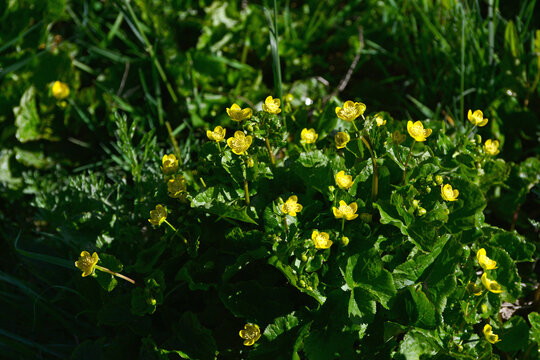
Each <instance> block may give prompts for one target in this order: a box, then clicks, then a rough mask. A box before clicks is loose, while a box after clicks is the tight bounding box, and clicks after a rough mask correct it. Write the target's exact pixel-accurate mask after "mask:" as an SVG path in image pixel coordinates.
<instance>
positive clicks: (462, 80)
mask: <svg viewBox="0 0 540 360" xmlns="http://www.w3.org/2000/svg"><path fill="white" fill-rule="evenodd" d="M460 75H461V78H460V82H459V91H460V100H459V107H460V110H461V121H462V122H464V121H465V115H464V112H465V99H464V96H463V92H464V91H465V9H464V8H463V5H462V7H461V74H460Z"/></svg>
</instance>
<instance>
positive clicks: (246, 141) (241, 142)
mask: <svg viewBox="0 0 540 360" xmlns="http://www.w3.org/2000/svg"><path fill="white" fill-rule="evenodd" d="M252 141H253V138H252V137H251V136H249V135H248V136H246V135H245V134H244V133H243V132H242V131H237V132H235V133H234V137H231V138H228V139H227V145H229V147H230V148H231V150H232V151H233V153H235V154H236V155H241V154H242V153H244V151H246V150H247V149H248V148H249V147H250V145H251V142H252Z"/></svg>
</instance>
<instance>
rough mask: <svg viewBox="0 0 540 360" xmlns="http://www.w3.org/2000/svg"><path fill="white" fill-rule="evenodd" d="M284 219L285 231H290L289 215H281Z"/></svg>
mask: <svg viewBox="0 0 540 360" xmlns="http://www.w3.org/2000/svg"><path fill="white" fill-rule="evenodd" d="M281 218H282V219H283V226H285V233H286V234H288V233H289V225H287V215H283V216H282V217H281Z"/></svg>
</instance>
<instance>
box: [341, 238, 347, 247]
mask: <svg viewBox="0 0 540 360" xmlns="http://www.w3.org/2000/svg"><path fill="white" fill-rule="evenodd" d="M341 243H342V244H343V246H347V245H349V238H348V237H346V236H343V237H342V238H341Z"/></svg>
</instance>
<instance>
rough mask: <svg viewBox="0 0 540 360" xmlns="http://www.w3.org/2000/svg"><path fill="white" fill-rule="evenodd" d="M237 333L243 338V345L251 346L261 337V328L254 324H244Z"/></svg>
mask: <svg viewBox="0 0 540 360" xmlns="http://www.w3.org/2000/svg"><path fill="white" fill-rule="evenodd" d="M239 334H240V337H241V338H242V339H244V345H246V346H251V345H253V344H255V341H257V340H259V338H260V337H261V329H259V327H258V326H257V325H256V324H246V325H244V329H243V330H240V332H239Z"/></svg>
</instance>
